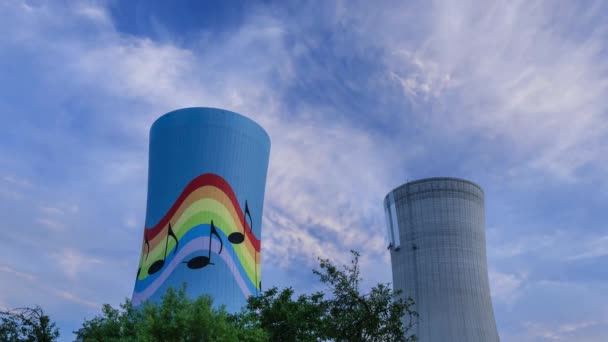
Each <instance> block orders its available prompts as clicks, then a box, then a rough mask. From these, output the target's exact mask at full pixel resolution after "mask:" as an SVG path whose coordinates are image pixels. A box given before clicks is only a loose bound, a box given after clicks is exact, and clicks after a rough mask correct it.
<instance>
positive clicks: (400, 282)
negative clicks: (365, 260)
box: [384, 178, 499, 342]
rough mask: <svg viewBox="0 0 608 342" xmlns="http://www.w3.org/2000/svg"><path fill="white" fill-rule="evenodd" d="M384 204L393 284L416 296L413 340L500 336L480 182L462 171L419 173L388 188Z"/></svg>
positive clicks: (457, 341) (464, 341)
mask: <svg viewBox="0 0 608 342" xmlns="http://www.w3.org/2000/svg"><path fill="white" fill-rule="evenodd" d="M384 210H385V214H386V221H387V228H388V232H387V233H388V239H389V250H390V254H391V264H392V271H393V287H394V289H395V290H401V291H402V293H403V295H404V296H411V297H412V298H413V299H414V300H415V302H416V306H415V309H416V311H417V312H418V314H419V319H418V324H417V325H416V326H415V327H414V329H413V333H415V334H416V335H417V336H418V338H419V340H420V341H421V342H497V341H499V338H498V332H497V330H496V322H495V320H494V311H493V309H492V300H491V298H490V287H489V283H488V267H487V261H486V245H485V227H484V226H485V223H484V193H483V190H482V189H481V188H480V187H479V186H478V185H476V184H474V183H472V182H469V181H466V180H462V179H455V178H429V179H422V180H418V181H414V182H409V183H407V184H404V185H402V186H400V187H398V188H396V189H394V190H393V191H391V192H390V193H389V194H388V195H387V196H386V198H385V199H384ZM404 323H407V322H404Z"/></svg>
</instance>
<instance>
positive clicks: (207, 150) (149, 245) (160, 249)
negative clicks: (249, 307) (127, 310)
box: [133, 108, 270, 311]
mask: <svg viewBox="0 0 608 342" xmlns="http://www.w3.org/2000/svg"><path fill="white" fill-rule="evenodd" d="M269 152H270V139H269V137H268V135H267V134H266V132H265V131H264V129H263V128H262V127H260V126H259V125H258V124H256V123H255V122H254V121H252V120H250V119H248V118H246V117H244V116H241V115H239V114H236V113H233V112H229V111H225V110H221V109H213V108H186V109H180V110H176V111H173V112H170V113H168V114H165V115H163V116H162V117H160V118H159V119H158V120H156V122H154V124H153V125H152V128H151V129H150V160H149V168H148V200H147V208H146V222H145V228H144V232H143V236H142V252H141V257H140V262H139V267H138V271H137V278H136V281H135V289H134V291H133V304H134V305H139V304H141V303H142V302H143V301H146V300H151V301H158V300H159V299H160V298H161V296H162V295H163V294H164V293H165V291H166V289H167V288H168V287H169V286H172V287H176V288H180V287H181V286H182V284H184V283H186V285H187V294H188V296H190V297H191V298H196V297H198V296H200V295H203V294H209V295H211V296H212V297H213V299H214V303H216V304H224V305H226V308H227V309H228V310H229V311H237V310H239V309H240V308H241V307H242V306H243V305H244V304H245V303H246V298H247V297H248V296H249V295H252V294H256V293H257V292H258V291H259V289H260V287H261V270H260V259H261V255H260V252H261V249H260V247H261V240H260V237H261V233H262V229H261V223H262V205H263V201H264V188H265V184H266V172H267V169H268V156H269Z"/></svg>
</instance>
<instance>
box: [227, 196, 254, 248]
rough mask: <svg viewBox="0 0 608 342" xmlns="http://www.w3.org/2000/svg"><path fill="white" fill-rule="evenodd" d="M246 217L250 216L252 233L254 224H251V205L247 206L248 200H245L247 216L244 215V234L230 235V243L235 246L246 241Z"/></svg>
mask: <svg viewBox="0 0 608 342" xmlns="http://www.w3.org/2000/svg"><path fill="white" fill-rule="evenodd" d="M245 216H249V231H251V230H252V229H253V223H252V222H251V213H250V212H249V205H247V200H245V214H244V215H243V232H242V233H241V232H234V233H232V234H230V235H228V241H230V242H231V243H233V244H235V245H238V244H240V243H243V241H245Z"/></svg>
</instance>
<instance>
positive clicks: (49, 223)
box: [36, 217, 65, 231]
mask: <svg viewBox="0 0 608 342" xmlns="http://www.w3.org/2000/svg"><path fill="white" fill-rule="evenodd" d="M36 223H39V224H41V225H43V226H45V227H47V228H48V229H50V230H52V231H63V230H65V225H64V224H63V223H62V222H60V221H58V220H55V219H50V218H46V217H39V218H37V219H36Z"/></svg>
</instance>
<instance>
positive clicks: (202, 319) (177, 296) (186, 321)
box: [75, 288, 266, 342]
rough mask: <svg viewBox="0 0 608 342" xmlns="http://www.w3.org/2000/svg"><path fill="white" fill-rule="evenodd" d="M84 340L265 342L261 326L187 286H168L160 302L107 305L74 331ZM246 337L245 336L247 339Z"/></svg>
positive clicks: (121, 341) (122, 341) (126, 302)
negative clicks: (195, 295) (195, 296)
mask: <svg viewBox="0 0 608 342" xmlns="http://www.w3.org/2000/svg"><path fill="white" fill-rule="evenodd" d="M75 333H76V334H77V335H78V336H79V337H81V338H82V339H83V341H117V342H118V341H120V342H128V341H166V342H178V341H179V342H182V341H184V342H188V341H196V342H199V341H218V342H224V341H225V342H233V341H234V342H238V341H250V342H257V341H265V340H266V335H265V334H264V332H263V331H262V330H261V329H260V328H256V327H255V326H252V325H246V324H244V323H243V322H237V320H236V319H235V318H233V317H232V316H230V315H228V313H227V312H226V311H225V309H224V308H223V307H220V308H214V307H213V301H212V299H211V298H210V297H209V296H202V297H199V298H198V299H196V300H191V299H189V298H188V297H187V296H186V292H185V288H182V289H181V290H179V291H176V290H174V289H171V288H170V289H168V290H167V292H166V293H165V295H164V296H163V298H162V302H161V303H160V304H153V303H150V302H146V303H144V304H143V305H142V307H141V308H137V309H134V308H133V306H132V304H131V302H130V301H129V300H126V301H125V303H124V304H121V306H120V310H119V309H114V308H112V307H111V306H110V305H107V304H106V305H104V306H103V309H102V314H101V315H100V316H97V317H95V318H93V319H92V320H89V321H85V322H84V323H83V326H82V328H81V329H80V330H78V331H77V332H75ZM244 337H246V338H244Z"/></svg>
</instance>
